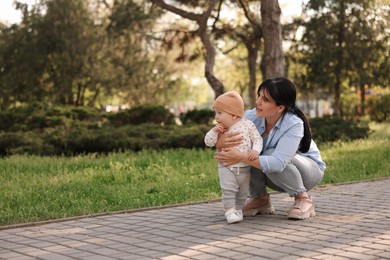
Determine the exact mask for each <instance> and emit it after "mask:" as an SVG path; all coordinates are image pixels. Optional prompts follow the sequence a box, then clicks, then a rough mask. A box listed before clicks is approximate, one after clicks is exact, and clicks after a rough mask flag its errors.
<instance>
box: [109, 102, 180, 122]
mask: <svg viewBox="0 0 390 260" xmlns="http://www.w3.org/2000/svg"><path fill="white" fill-rule="evenodd" d="M108 119H109V121H110V123H111V124H112V125H114V126H123V125H126V124H132V125H140V124H145V123H152V124H159V125H171V124H173V123H174V115H173V114H172V113H171V112H170V111H169V110H168V109H166V108H164V107H163V106H151V105H144V106H138V107H135V108H132V109H126V110H121V111H119V112H117V113H114V114H109V115H108Z"/></svg>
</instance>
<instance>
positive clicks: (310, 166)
mask: <svg viewBox="0 0 390 260" xmlns="http://www.w3.org/2000/svg"><path fill="white" fill-rule="evenodd" d="M269 153H270V152H268V153H267V151H266V152H265V153H264V154H269ZM323 177H324V172H323V171H321V170H320V168H319V167H318V165H317V163H316V162H315V161H313V160H312V159H310V158H309V157H306V156H302V155H299V154H296V155H295V156H294V158H293V159H292V160H291V162H290V163H288V164H287V166H286V168H284V170H283V171H282V172H272V173H264V172H262V171H261V170H259V169H257V168H254V167H251V180H250V195H251V197H256V196H259V195H262V194H264V193H266V187H269V188H271V189H273V190H276V191H280V192H287V193H288V195H289V196H290V197H294V196H295V195H298V194H301V193H304V192H306V191H309V190H311V189H313V188H314V187H315V186H317V185H318V184H319V183H320V182H321V180H322V178H323Z"/></svg>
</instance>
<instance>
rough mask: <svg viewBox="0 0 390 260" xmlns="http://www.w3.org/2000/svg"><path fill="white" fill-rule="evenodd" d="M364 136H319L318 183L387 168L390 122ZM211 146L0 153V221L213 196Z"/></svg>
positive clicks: (365, 176) (366, 176) (383, 173)
mask: <svg viewBox="0 0 390 260" xmlns="http://www.w3.org/2000/svg"><path fill="white" fill-rule="evenodd" d="M370 129H372V130H373V131H372V133H371V134H370V135H369V137H368V138H364V139H356V140H354V141H337V142H327V143H320V144H319V146H320V149H321V151H322V157H323V159H324V161H325V162H326V163H327V169H326V171H325V177H324V179H323V181H322V183H321V185H324V186H326V185H333V184H337V183H343V182H351V181H363V180H373V179H380V178H383V177H389V176H390V171H389V169H390V165H389V160H388V158H389V156H390V125H389V123H380V124H379V123H375V124H370ZM213 154H214V150H213V149H208V148H207V149H206V148H204V149H184V148H180V149H164V150H142V151H138V152H134V151H126V152H121V153H109V154H107V155H102V154H98V153H90V154H85V155H78V156H72V157H65V156H36V155H13V156H8V157H4V158H2V159H0V197H1V198H2V199H1V201H0V225H1V226H6V225H11V224H22V223H30V222H37V221H44V220H54V219H60V218H68V217H76V216H85V215H92V214H98V213H101V214H103V213H109V212H116V211H129V210H134V209H140V208H147V207H155V206H169V205H175V204H180V203H190V202H199V201H206V200H214V199H220V186H219V181H218V174H217V162H216V161H215V160H214V159H213Z"/></svg>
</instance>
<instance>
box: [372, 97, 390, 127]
mask: <svg viewBox="0 0 390 260" xmlns="http://www.w3.org/2000/svg"><path fill="white" fill-rule="evenodd" d="M367 110H368V115H369V116H370V118H371V119H372V120H374V121H376V122H385V121H387V122H388V121H390V94H386V95H383V96H379V97H376V98H370V99H368V100H367Z"/></svg>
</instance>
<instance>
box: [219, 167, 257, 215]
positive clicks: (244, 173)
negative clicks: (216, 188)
mask: <svg viewBox="0 0 390 260" xmlns="http://www.w3.org/2000/svg"><path fill="white" fill-rule="evenodd" d="M250 168H251V167H249V166H248V167H224V166H221V165H218V174H219V183H220V185H221V189H222V204H223V207H224V209H225V210H228V209H231V208H235V209H238V210H240V209H242V208H243V207H244V204H245V201H246V199H247V197H248V195H249V181H250V174H251V173H250Z"/></svg>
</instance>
